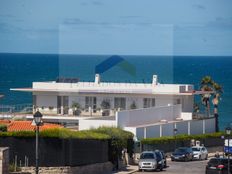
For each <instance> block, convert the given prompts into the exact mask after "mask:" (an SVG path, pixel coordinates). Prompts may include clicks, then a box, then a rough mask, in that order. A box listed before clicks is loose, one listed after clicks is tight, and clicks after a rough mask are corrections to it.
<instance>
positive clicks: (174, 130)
mask: <svg viewBox="0 0 232 174" xmlns="http://www.w3.org/2000/svg"><path fill="white" fill-rule="evenodd" d="M177 131H178V130H177V128H174V129H173V132H174V136H175V149H176V134H177Z"/></svg>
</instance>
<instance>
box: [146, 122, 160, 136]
mask: <svg viewBox="0 0 232 174" xmlns="http://www.w3.org/2000/svg"><path fill="white" fill-rule="evenodd" d="M146 131H147V133H146V135H147V138H153V137H159V136H160V125H154V126H147V127H146Z"/></svg>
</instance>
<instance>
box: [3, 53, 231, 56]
mask: <svg viewBox="0 0 232 174" xmlns="http://www.w3.org/2000/svg"><path fill="white" fill-rule="evenodd" d="M0 54H39V55H78V56H112V55H120V56H149V57H151V56H163V57H165V56H173V57H177V56H178V57H218V56H220V57H232V55H168V54H167V55H165V54H162V55H161V54H156V55H146V54H144V55H143V54H139V55H134V54H125V55H122V54H77V53H28V52H25V53H22V52H0Z"/></svg>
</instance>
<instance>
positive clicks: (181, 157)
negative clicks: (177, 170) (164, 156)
mask: <svg viewBox="0 0 232 174" xmlns="http://www.w3.org/2000/svg"><path fill="white" fill-rule="evenodd" d="M171 160H172V161H190V160H193V151H192V148H190V147H179V148H178V149H176V150H175V152H173V153H172V155H171Z"/></svg>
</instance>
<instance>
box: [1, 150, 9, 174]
mask: <svg viewBox="0 0 232 174" xmlns="http://www.w3.org/2000/svg"><path fill="white" fill-rule="evenodd" d="M8 173H9V148H8V147H0V174H8Z"/></svg>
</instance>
